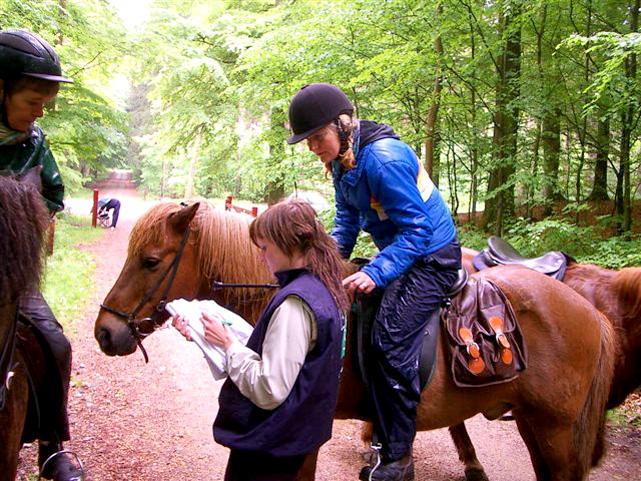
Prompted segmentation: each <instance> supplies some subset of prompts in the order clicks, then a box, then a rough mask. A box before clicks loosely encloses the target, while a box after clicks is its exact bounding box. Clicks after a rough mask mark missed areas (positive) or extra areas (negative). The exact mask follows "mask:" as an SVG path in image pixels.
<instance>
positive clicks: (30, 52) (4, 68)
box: [0, 30, 73, 83]
mask: <svg viewBox="0 0 641 481" xmlns="http://www.w3.org/2000/svg"><path fill="white" fill-rule="evenodd" d="M20 75H26V76H27V77H34V78H39V79H43V80H50V81H52V82H67V83H71V82H73V80H71V79H69V78H67V77H63V76H62V69H61V68H60V60H58V56H57V55H56V52H54V51H53V48H51V45H49V44H48V43H47V42H46V41H45V40H43V39H42V38H40V37H39V36H38V35H36V34H35V33H32V32H28V31H26V30H5V31H2V32H0V77H1V78H2V79H3V80H8V79H14V78H17V77H19V76H20Z"/></svg>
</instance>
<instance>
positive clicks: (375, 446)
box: [369, 443, 383, 481]
mask: <svg viewBox="0 0 641 481" xmlns="http://www.w3.org/2000/svg"><path fill="white" fill-rule="evenodd" d="M382 447H383V445H382V444H381V443H372V445H371V448H372V450H373V451H374V455H375V456H376V464H374V466H373V467H372V470H371V471H370V472H369V481H372V479H373V478H372V476H374V472H375V471H376V470H377V469H378V468H379V466H380V465H381V448H382Z"/></svg>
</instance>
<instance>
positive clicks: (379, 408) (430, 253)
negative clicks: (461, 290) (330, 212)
mask: <svg viewBox="0 0 641 481" xmlns="http://www.w3.org/2000/svg"><path fill="white" fill-rule="evenodd" d="M353 111H354V108H353V106H352V103H351V102H350V101H349V99H348V98H347V96H346V95H345V94H344V93H343V92H342V91H341V90H340V89H339V88H338V87H336V86H334V85H330V84H324V83H317V84H310V85H306V86H305V87H303V88H302V89H301V90H300V91H299V92H298V93H297V94H296V95H295V96H294V98H293V100H292V102H291V104H290V107H289V121H290V126H291V129H292V131H293V135H292V136H291V137H290V138H289V139H288V143H289V144H295V143H297V142H300V141H302V140H307V144H308V146H309V149H310V150H311V151H312V152H314V154H316V155H317V156H318V157H319V158H320V160H321V161H322V162H323V164H324V165H325V168H326V170H327V171H328V172H329V173H330V174H331V175H332V179H333V182H334V188H335V196H336V217H335V219H334V220H335V227H334V230H333V231H332V236H333V237H334V239H335V240H336V242H337V243H338V246H339V249H340V251H341V253H342V254H343V256H344V257H346V258H348V257H349V256H350V254H351V253H352V250H353V248H354V245H355V243H356V238H357V236H358V233H359V232H360V230H364V231H366V232H368V233H369V234H371V236H372V238H373V240H374V242H375V244H376V246H377V247H378V248H379V250H380V252H379V254H378V255H377V256H376V257H374V258H373V259H372V260H371V262H370V263H369V264H368V265H366V266H365V267H364V268H363V269H361V270H360V271H359V272H357V273H356V274H353V275H351V276H349V277H347V278H345V279H344V280H343V285H344V286H345V287H346V288H347V289H348V290H349V291H350V292H362V293H365V294H369V293H370V292H372V291H373V290H374V289H375V288H383V289H385V293H384V295H383V299H382V301H381V305H380V308H379V310H378V313H377V314H376V319H375V321H374V327H373V333H372V344H373V348H374V353H375V357H376V366H374V367H373V368H372V369H373V371H372V376H371V379H372V381H371V382H372V386H371V389H372V395H373V401H374V407H375V415H374V432H375V435H376V437H377V438H378V441H379V442H380V443H381V445H382V448H381V455H382V464H381V465H380V466H379V467H377V468H376V469H374V468H373V467H371V466H365V467H364V468H363V469H362V471H361V474H360V478H361V479H364V480H366V479H375V480H411V479H413V478H414V465H413V459H412V449H411V448H412V442H413V440H414V436H415V434H416V409H417V406H418V403H419V400H420V383H419V372H418V364H419V363H418V359H419V355H420V350H421V346H422V342H423V333H424V331H425V326H426V323H427V320H428V319H429V315H430V314H431V313H432V312H433V311H434V310H435V309H438V308H439V303H440V301H441V299H442V298H443V296H444V294H445V292H446V291H447V290H448V289H449V288H450V287H451V286H452V285H453V283H454V281H455V280H456V277H457V270H458V269H459V268H460V266H461V249H460V246H459V243H458V237H457V234H456V228H455V227H454V222H453V220H452V216H451V215H450V212H449V210H448V208H447V206H446V204H445V202H444V201H443V198H442V197H441V194H440V193H439V191H438V189H437V188H436V186H435V185H434V183H433V182H432V180H431V179H430V177H429V175H428V174H427V172H426V171H425V169H424V168H423V166H422V165H421V163H420V162H419V160H418V158H417V156H416V154H415V153H414V151H413V150H412V149H411V148H410V147H409V146H408V145H407V144H405V143H404V142H402V141H401V140H400V138H399V136H398V135H397V134H396V133H395V132H394V131H393V129H392V128H391V127H389V126H387V125H385V124H378V123H376V122H370V121H364V120H362V121H359V120H358V119H356V118H355V117H354V116H353Z"/></svg>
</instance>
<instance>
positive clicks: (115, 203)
mask: <svg viewBox="0 0 641 481" xmlns="http://www.w3.org/2000/svg"><path fill="white" fill-rule="evenodd" d="M103 209H105V210H113V212H112V213H111V226H110V227H116V224H118V214H120V201H119V200H118V199H109V202H107V203H106V204H105V205H104V207H103Z"/></svg>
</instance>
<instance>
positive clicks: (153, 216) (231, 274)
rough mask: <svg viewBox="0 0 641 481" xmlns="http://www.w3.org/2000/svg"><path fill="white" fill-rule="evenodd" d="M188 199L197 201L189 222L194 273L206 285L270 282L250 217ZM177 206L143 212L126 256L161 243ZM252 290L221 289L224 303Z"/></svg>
mask: <svg viewBox="0 0 641 481" xmlns="http://www.w3.org/2000/svg"><path fill="white" fill-rule="evenodd" d="M190 202H199V203H200V206H199V207H198V210H197V211H196V215H195V216H194V218H193V220H192V221H191V224H190V228H191V232H192V235H193V239H194V241H193V242H194V244H195V248H196V252H197V265H198V269H199V272H198V273H195V274H197V275H198V276H203V277H204V278H206V279H207V281H208V282H209V283H210V284H212V283H213V282H214V281H219V282H223V283H226V284H234V283H252V284H265V283H269V282H272V277H271V274H270V273H269V271H268V270H267V268H266V267H265V266H264V264H263V263H262V262H261V261H260V258H259V257H258V250H257V249H256V247H255V246H254V244H253V243H252V242H251V239H250V238H249V225H250V223H251V221H252V220H253V218H252V217H251V216H249V215H247V214H239V213H236V212H231V211H225V210H223V209H222V208H218V207H216V206H215V205H214V204H213V203H212V202H211V201H209V200H207V199H197V200H193V201H190ZM180 209H181V207H180V205H179V204H177V203H174V202H165V203H161V204H158V205H156V206H154V207H153V208H152V209H150V210H149V211H148V212H147V213H146V214H144V215H143V216H142V217H141V218H140V219H139V220H138V222H136V225H135V226H134V228H133V230H132V231H131V234H130V236H129V255H130V256H131V255H137V254H138V253H140V252H141V251H142V249H143V248H144V247H145V246H147V245H149V244H151V245H159V244H161V243H162V239H163V238H164V237H165V234H166V230H167V229H168V224H167V222H166V220H167V219H168V217H169V216H170V215H171V214H172V213H174V212H177V211H179V210H180ZM263 290H264V289H261V291H263ZM255 291H256V289H250V288H234V289H224V298H225V302H227V301H228V300H229V299H232V298H234V297H238V296H239V295H243V296H245V297H246V296H247V294H248V293H250V292H255Z"/></svg>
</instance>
